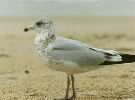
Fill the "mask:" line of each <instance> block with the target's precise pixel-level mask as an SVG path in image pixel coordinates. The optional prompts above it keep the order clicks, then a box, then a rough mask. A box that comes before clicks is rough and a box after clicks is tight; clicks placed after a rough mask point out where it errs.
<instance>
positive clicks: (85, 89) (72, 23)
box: [0, 17, 135, 100]
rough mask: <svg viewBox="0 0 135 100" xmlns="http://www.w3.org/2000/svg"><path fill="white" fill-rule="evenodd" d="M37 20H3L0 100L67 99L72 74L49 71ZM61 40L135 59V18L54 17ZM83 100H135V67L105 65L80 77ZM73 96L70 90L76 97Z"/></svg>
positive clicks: (0, 21)
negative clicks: (39, 49)
mask: <svg viewBox="0 0 135 100" xmlns="http://www.w3.org/2000/svg"><path fill="white" fill-rule="evenodd" d="M35 20H36V18H0V100H53V98H57V97H63V96H64V95H65V89H66V75H65V73H62V72H57V71H53V70H51V69H49V68H47V67H46V66H45V65H44V63H43V62H42V61H41V60H40V58H39V57H38V56H37V54H36V51H35V48H34V38H35V35H36V32H34V31H31V32H28V33H24V32H23V29H24V28H25V27H26V26H28V25H30V24H32V23H33V22H34V21H35ZM53 20H54V23H55V26H56V33H57V35H58V36H62V37H67V38H71V39H76V40H79V41H82V42H85V43H87V44H89V45H91V46H93V47H97V48H102V49H113V50H117V51H119V52H122V53H129V54H135V18H133V17H128V18H127V17H115V18H98V17H90V18H53ZM75 87H76V92H77V100H90V99H91V100H135V64H125V65H113V66H105V67H103V68H100V69H97V70H92V71H90V72H86V73H83V74H78V75H75ZM71 93H72V91H71V90H70V94H71Z"/></svg>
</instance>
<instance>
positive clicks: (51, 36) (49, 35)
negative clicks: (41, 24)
mask: <svg viewBox="0 0 135 100" xmlns="http://www.w3.org/2000/svg"><path fill="white" fill-rule="evenodd" d="M38 33H39V34H41V35H42V36H43V38H44V39H45V40H46V41H48V42H50V41H52V40H55V39H56V35H55V29H54V27H51V28H47V29H46V28H45V29H43V30H41V31H39V32H38Z"/></svg>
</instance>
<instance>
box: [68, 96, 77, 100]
mask: <svg viewBox="0 0 135 100" xmlns="http://www.w3.org/2000/svg"><path fill="white" fill-rule="evenodd" d="M75 99H76V96H72V97H70V98H68V100H75Z"/></svg>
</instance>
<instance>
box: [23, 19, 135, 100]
mask: <svg viewBox="0 0 135 100" xmlns="http://www.w3.org/2000/svg"><path fill="white" fill-rule="evenodd" d="M30 30H36V31H37V34H36V38H35V48H36V50H37V53H38V55H39V56H40V57H41V59H42V60H43V61H44V62H45V64H46V65H47V66H48V67H49V68H51V69H53V70H56V71H61V72H65V73H66V74H67V89H66V94H65V97H64V98H61V99H60V98H59V99H54V100H75V99H76V92H75V86H74V76H73V75H74V74H79V73H84V72H87V71H91V70H94V69H97V68H101V67H103V66H105V65H113V64H125V63H132V62H135V55H130V54H123V53H118V52H117V51H113V50H103V49H97V48H93V47H91V46H89V45H87V44H85V43H83V42H80V41H77V40H72V39H68V38H63V37H58V36H56V34H55V28H54V24H53V22H52V20H51V19H49V18H46V17H43V18H40V19H39V20H38V21H36V22H35V23H34V24H33V25H31V26H29V27H26V28H25V29H24V32H28V31H30ZM71 82H72V84H71V85H72V91H73V93H72V96H71V97H69V94H68V92H69V86H70V83H71Z"/></svg>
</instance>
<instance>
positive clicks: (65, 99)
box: [54, 98, 70, 100]
mask: <svg viewBox="0 0 135 100" xmlns="http://www.w3.org/2000/svg"><path fill="white" fill-rule="evenodd" d="M54 100H70V99H68V98H56V99H54Z"/></svg>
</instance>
